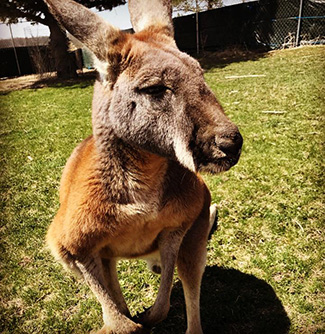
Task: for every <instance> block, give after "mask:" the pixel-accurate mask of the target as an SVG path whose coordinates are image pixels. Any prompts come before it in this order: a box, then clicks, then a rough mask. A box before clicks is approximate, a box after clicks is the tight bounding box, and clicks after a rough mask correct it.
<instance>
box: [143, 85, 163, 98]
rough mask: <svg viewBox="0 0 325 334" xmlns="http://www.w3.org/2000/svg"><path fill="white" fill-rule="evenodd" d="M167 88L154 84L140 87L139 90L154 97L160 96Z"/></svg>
mask: <svg viewBox="0 0 325 334" xmlns="http://www.w3.org/2000/svg"><path fill="white" fill-rule="evenodd" d="M167 89H168V88H167V87H166V86H163V85H155V86H150V87H146V88H142V89H141V91H142V92H143V93H145V94H148V95H152V96H154V97H162V96H163V95H164V94H165V92H166V90H167Z"/></svg>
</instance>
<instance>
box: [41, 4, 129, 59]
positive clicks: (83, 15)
mask: <svg viewBox="0 0 325 334" xmlns="http://www.w3.org/2000/svg"><path fill="white" fill-rule="evenodd" d="M44 1H45V2H46V4H47V5H48V7H49V9H50V11H51V13H52V14H53V15H54V17H55V18H56V19H57V20H58V21H59V22H60V23H61V25H62V26H63V27H64V28H65V29H67V30H68V31H69V32H70V34H71V35H73V36H74V37H75V38H77V39H78V40H79V41H80V42H81V43H83V44H84V45H85V46H87V47H88V48H89V49H90V50H91V51H92V52H93V53H94V54H95V56H96V57H97V58H98V59H99V60H100V61H107V57H109V56H110V54H111V53H114V45H116V44H117V41H118V40H119V39H121V38H122V37H123V35H124V34H123V33H122V32H121V31H120V29H118V28H116V27H114V26H112V25H111V24H109V23H108V22H106V21H105V20H104V19H102V18H101V17H99V16H98V15H96V14H95V13H94V12H92V11H91V10H89V9H88V8H86V7H84V6H82V5H80V4H79V3H77V2H75V1H72V0H44Z"/></svg>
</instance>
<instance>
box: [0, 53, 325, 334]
mask: <svg viewBox="0 0 325 334" xmlns="http://www.w3.org/2000/svg"><path fill="white" fill-rule="evenodd" d="M324 57H325V48H324V47H313V48H311V47H308V48H300V49H296V50H284V51H277V52H273V53H270V54H266V55H263V56H261V57H260V58H257V59H255V60H246V61H238V62H233V63H229V64H227V63H224V64H223V65H222V66H220V65H218V64H216V65H215V66H214V67H210V68H209V69H208V70H207V71H206V80H207V82H208V84H209V86H210V87H211V88H212V89H213V91H214V92H215V93H216V95H217V96H218V98H219V100H220V102H221V103H222V105H223V106H224V108H225V110H226V113H227V114H228V115H229V116H230V118H231V119H232V120H233V121H234V122H235V123H236V124H238V125H239V127H240V130H241V133H242V134H243V137H244V148H243V153H242V157H241V159H240V162H239V164H238V165H237V166H236V167H234V168H233V169H231V170H230V171H229V172H227V173H224V174H222V175H219V176H209V175H206V176H204V177H205V179H206V181H207V183H208V185H209V187H210V190H211V193H212V196H213V201H214V202H216V203H217V204H218V208H219V228H218V230H217V231H216V232H215V233H214V235H213V237H212V239H211V241H210V243H209V252H208V265H209V269H208V270H207V275H206V276H205V278H204V281H203V296H202V303H203V304H204V301H205V302H206V303H208V305H203V306H202V318H203V320H204V321H203V327H204V329H205V333H211V334H212V333H215V329H216V328H219V327H218V325H217V324H218V323H221V324H222V326H221V325H220V326H221V327H220V328H221V330H220V331H221V332H222V333H259V332H260V329H261V328H264V327H265V328H264V329H263V332H265V333H284V332H283V331H282V332H281V331H279V330H277V328H278V327H279V328H280V327H281V326H282V327H281V328H284V327H285V325H282V323H281V321H282V322H283V321H284V322H285V320H283V319H282V320H281V319H280V320H278V324H277V318H276V317H275V316H274V317H273V318H274V322H273V323H272V324H268V323H267V320H268V319H273V318H272V317H270V316H269V313H270V314H271V313H272V312H273V310H272V309H271V306H272V305H273V304H272V300H263V296H260V297H259V295H258V294H257V292H256V291H261V290H258V286H259V285H258V284H259V283H258V282H260V283H261V284H262V285H263V284H264V285H263V286H264V287H265V288H267V287H269V288H270V290H272V291H274V294H275V295H274V296H276V297H277V299H279V300H280V301H281V303H282V305H283V308H284V312H285V313H287V315H288V317H289V319H290V322H291V329H290V333H292V334H293V333H321V332H322V330H324V325H323V324H324V322H323V321H322V320H323V313H322V311H323V310H324V302H325V300H324V281H325V278H324V257H325V254H324V237H323V233H324V224H323V222H324V208H323V206H324V190H323V188H324V186H323V174H324V150H323V144H324V135H323V131H324V129H323V124H324V108H325V105H324V96H325V92H324V82H325V75H324V70H323V67H324ZM252 74H253V75H259V76H257V77H247V76H248V75H252ZM229 76H230V77H231V76H243V77H242V78H237V79H229V78H227V77H229ZM92 91H93V88H92V86H91V85H89V86H85V85H81V84H77V85H75V86H64V85H62V86H58V87H51V88H43V89H38V90H22V91H15V92H11V93H8V94H6V95H2V96H0V98H1V116H0V128H1V133H0V134H1V136H0V141H1V156H0V161H1V191H2V202H1V228H0V232H1V249H0V261H1V280H2V282H1V305H0V307H1V309H0V314H1V323H0V332H1V333H17V334H18V333H78V334H79V333H88V332H90V331H91V330H93V329H97V328H100V326H101V309H100V306H99V304H98V303H97V301H96V299H95V298H94V297H93V295H92V293H91V292H90V291H89V290H88V288H87V287H86V286H85V285H84V284H83V283H82V281H79V280H78V279H76V278H75V277H73V276H72V275H70V274H66V273H65V272H64V271H63V270H62V268H61V266H60V265H59V264H57V263H55V262H54V260H53V259H52V257H51V256H50V255H49V253H48V251H47V250H46V249H45V247H44V236H45V233H46V229H47V227H48V225H49V224H50V222H51V220H52V218H53V216H54V215H55V212H56V210H57V208H58V185H59V180H60V175H61V173H62V169H63V166H64V164H65V161H66V159H67V158H68V156H69V155H70V153H71V151H72V149H73V148H74V147H75V146H76V144H77V143H78V142H80V141H81V140H82V139H83V138H85V137H86V136H87V135H88V134H90V133H91V120H90V116H91V115H90V108H91V96H92ZM219 267H223V271H220V270H219V271H217V269H216V268H219ZM119 268H120V281H121V285H122V287H123V289H124V290H123V291H124V294H125V296H126V299H127V301H128V303H129V305H130V308H131V310H132V312H136V311H140V310H141V309H142V308H143V307H144V306H146V307H147V306H149V305H150V304H151V303H152V301H153V300H154V297H155V294H156V292H157V288H158V283H159V278H158V277H157V276H155V275H153V274H151V273H150V272H148V271H147V269H146V266H145V264H144V263H143V262H134V261H126V262H122V263H121V264H120V267H119ZM216 272H218V273H220V274H222V275H223V276H220V277H219V278H218V277H214V273H216ZM245 275H246V276H245ZM247 275H251V276H247ZM249 277H251V278H252V279H253V281H252V282H253V283H252V282H251V281H249V280H248V278H249ZM243 278H245V279H246V280H244V282H246V283H247V290H245V294H243V295H239V294H238V293H237V292H236V291H239V290H238V289H239V287H240V285H241V283H240V279H243ZM218 279H219V280H220V282H223V283H222V284H223V285H222V284H221V283H220V282H219V281H218ZM223 279H225V281H223ZM227 280H230V281H231V282H235V283H234V286H233V289H232V288H231V286H230V287H229V290H227V296H226V295H223V293H222V291H223V288H224V287H225V284H226V283H225V282H226V281H227ZM247 280H248V281H247ZM218 282H219V283H218ZM249 282H251V283H249ZM175 284H176V288H175V290H176V297H177V296H178V295H180V292H179V291H180V289H179V287H178V283H177V279H176V280H175ZM250 284H252V286H251V285H250ZM254 284H257V285H256V286H255V285H254ZM221 287H223V288H221ZM236 287H237V288H238V289H236ZM248 287H249V288H248ZM254 287H256V290H254ZM209 289H210V290H209ZM211 289H214V290H213V291H212V290H211ZM236 293H237V294H236ZM209 294H211V295H212V296H214V297H215V296H217V297H218V298H219V299H218V305H217V304H213V303H214V302H213V300H211V299H208V297H209ZM249 296H255V297H256V298H255V297H254V298H255V299H254V303H255V304H254V303H253V304H252V305H249V302H248V301H249ZM264 297H265V296H264ZM180 298H181V297H180ZM231 298H233V300H234V301H233V304H231ZM272 298H273V297H272ZM274 298H275V297H274ZM176 299H177V298H176ZM258 299H260V300H259V301H258ZM179 303H180V304H181V306H179V307H178V308H176V310H175V311H174V310H173V309H172V311H171V313H172V314H171V317H170V319H169V320H168V319H167V320H166V322H164V323H163V324H162V325H160V326H158V327H157V328H156V329H155V331H154V333H156V334H159V333H175V334H176V333H180V332H181V330H180V328H179V327H177V328H175V326H178V324H179V323H181V324H183V325H182V326H185V320H184V313H183V311H184V310H183V301H182V299H181V301H180V302H179ZM220 303H221V306H222V307H221V306H220V305H219V304H220ZM257 303H261V304H258V305H259V307H260V306H261V307H264V309H263V312H264V313H261V314H263V317H264V323H265V324H264V325H263V324H262V323H261V324H259V325H256V322H257V320H256V319H255V318H254V319H252V318H250V317H251V315H252V314H253V313H254V312H256V313H258V311H257V309H256V308H257V306H256V305H257ZM281 303H280V304H279V305H281ZM230 304H231V305H233V306H234V307H233V309H230V306H229V305H230ZM177 305H178V304H177ZM236 305H237V306H236ZM254 305H255V306H254ZM218 307H219V308H220V310H219V309H218ZM235 307H237V311H238V313H236V309H235ZM254 307H255V308H254ZM213 309H216V310H217V309H218V310H219V311H216V313H213V312H212V310H213ZM222 309H225V310H226V312H227V314H223V316H221V313H222ZM268 310H269V313H268ZM211 312H212V313H211ZM220 312H221V313H220ZM232 312H235V314H236V316H238V314H239V316H238V318H236V319H234V316H232ZM225 317H226V318H225ZM179 319H180V320H179ZM231 321H233V322H231ZM254 322H255V323H254ZM263 326H264V327H263ZM277 326H278V327H277ZM182 328H183V327H182ZM272 330H273V331H272Z"/></svg>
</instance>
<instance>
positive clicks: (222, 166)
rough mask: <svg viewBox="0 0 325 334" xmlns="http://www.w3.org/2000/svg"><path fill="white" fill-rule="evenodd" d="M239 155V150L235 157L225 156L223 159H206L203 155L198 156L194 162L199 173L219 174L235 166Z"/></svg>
mask: <svg viewBox="0 0 325 334" xmlns="http://www.w3.org/2000/svg"><path fill="white" fill-rule="evenodd" d="M240 154H241V150H240V151H239V152H238V154H237V155H226V156H223V157H207V156H204V154H199V155H198V157H197V158H195V159H194V162H195V165H196V168H197V170H198V171H199V172H207V173H212V174H219V173H221V172H225V171H227V170H229V169H230V168H231V167H233V166H234V165H236V164H237V162H238V160H239V157H240Z"/></svg>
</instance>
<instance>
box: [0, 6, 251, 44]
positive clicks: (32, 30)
mask: <svg viewBox="0 0 325 334" xmlns="http://www.w3.org/2000/svg"><path fill="white" fill-rule="evenodd" d="M249 1H254V0H246V1H245V0H223V4H224V5H225V6H229V5H233V4H237V3H242V2H249ZM94 11H96V10H94ZM98 15H100V16H102V17H103V18H104V19H105V20H107V21H108V22H110V23H111V24H113V25H114V26H116V27H118V28H120V29H129V28H131V22H130V15H129V11H128V8H127V4H126V5H122V6H118V7H115V8H113V9H112V10H111V11H108V10H106V11H102V12H98ZM11 28H12V34H13V37H14V38H15V37H17V38H18V37H23V38H26V37H27V38H28V37H39V36H49V35H50V31H49V29H48V27H47V26H44V25H42V24H34V25H32V24H31V23H29V22H22V23H19V24H12V25H11ZM8 38H10V30H9V26H7V25H6V24H4V23H0V39H8Z"/></svg>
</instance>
